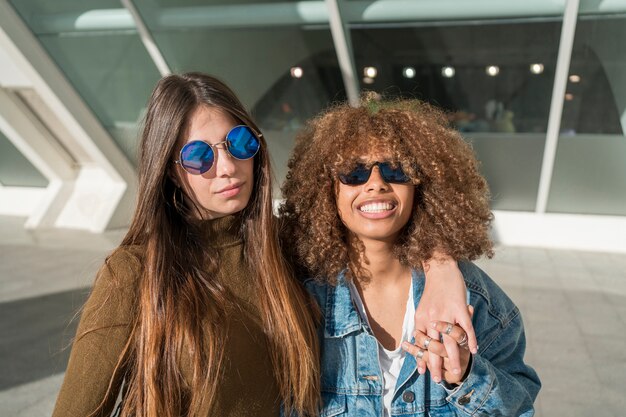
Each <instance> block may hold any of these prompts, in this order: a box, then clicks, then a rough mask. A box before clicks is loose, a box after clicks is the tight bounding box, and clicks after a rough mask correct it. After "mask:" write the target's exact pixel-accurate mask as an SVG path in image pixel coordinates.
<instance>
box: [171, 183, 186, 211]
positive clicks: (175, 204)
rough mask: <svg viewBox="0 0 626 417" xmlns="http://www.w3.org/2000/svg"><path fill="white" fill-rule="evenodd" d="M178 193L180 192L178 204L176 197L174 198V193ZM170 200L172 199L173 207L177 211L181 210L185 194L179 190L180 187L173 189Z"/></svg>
mask: <svg viewBox="0 0 626 417" xmlns="http://www.w3.org/2000/svg"><path fill="white" fill-rule="evenodd" d="M178 193H180V206H179V205H178V204H179V203H178V199H177V198H176V194H178ZM172 200H173V201H174V208H175V209H176V210H178V211H182V210H183V207H184V204H185V194H183V190H181V189H180V187H176V188H175V189H174V194H173V196H172Z"/></svg>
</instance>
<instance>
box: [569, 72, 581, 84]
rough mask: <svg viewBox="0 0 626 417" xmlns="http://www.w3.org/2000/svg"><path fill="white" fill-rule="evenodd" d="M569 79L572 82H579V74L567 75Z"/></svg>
mask: <svg viewBox="0 0 626 417" xmlns="http://www.w3.org/2000/svg"><path fill="white" fill-rule="evenodd" d="M569 80H570V82H572V83H574V84H575V83H579V82H580V75H576V74H572V75H570V76H569Z"/></svg>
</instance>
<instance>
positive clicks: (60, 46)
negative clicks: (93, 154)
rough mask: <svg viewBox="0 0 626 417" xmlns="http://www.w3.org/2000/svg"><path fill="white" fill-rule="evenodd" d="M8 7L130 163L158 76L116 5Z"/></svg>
mask: <svg viewBox="0 0 626 417" xmlns="http://www.w3.org/2000/svg"><path fill="white" fill-rule="evenodd" d="M11 3H12V5H13V7H14V8H15V9H16V10H17V12H18V13H19V14H20V15H21V17H22V18H23V19H24V21H25V22H26V24H27V25H28V26H29V27H30V29H31V30H32V31H33V33H34V34H35V36H37V38H38V39H39V41H40V42H41V44H42V45H43V47H44V48H45V49H46V51H47V52H48V53H49V54H50V56H51V57H52V59H53V60H54V61H55V62H56V64H57V65H58V66H59V68H60V69H61V70H62V71H63V73H64V74H65V76H66V77H67V79H68V80H69V82H70V83H71V84H72V85H73V86H74V88H76V90H77V91H78V93H79V94H80V95H81V96H82V98H83V100H84V101H85V102H86V103H87V105H88V106H89V107H91V109H92V110H93V112H94V114H95V115H96V116H97V117H98V118H99V120H100V122H101V123H102V125H103V126H104V127H105V128H106V129H107V130H108V131H109V133H110V134H111V136H112V137H113V138H114V139H115V140H116V142H117V144H118V145H119V146H120V148H121V149H122V151H123V152H124V153H125V154H126V155H127V156H128V157H129V159H131V160H132V161H134V160H135V151H136V134H137V122H138V120H139V119H140V118H141V116H142V109H143V108H144V107H145V104H146V102H147V100H148V96H149V95H150V92H151V91H152V88H153V87H154V85H155V84H156V82H157V81H158V79H159V78H160V75H159V73H158V71H157V69H156V67H155V65H154V63H153V62H152V59H151V58H150V56H149V55H148V53H147V52H146V50H145V48H144V46H143V44H142V43H141V40H140V39H139V36H138V35H137V32H136V30H135V29H134V25H133V24H132V20H130V19H129V18H128V13H127V12H126V11H125V10H123V9H122V6H121V4H120V3H119V1H116V0H96V1H88V2H76V1H69V0H64V1H54V2H50V1H44V0H19V1H18V0H14V1H11Z"/></svg>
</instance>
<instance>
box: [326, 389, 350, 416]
mask: <svg viewBox="0 0 626 417" xmlns="http://www.w3.org/2000/svg"><path fill="white" fill-rule="evenodd" d="M345 412H346V396H345V395H344V394H337V393H334V392H322V410H321V411H320V417H331V416H338V415H340V414H343V413H345Z"/></svg>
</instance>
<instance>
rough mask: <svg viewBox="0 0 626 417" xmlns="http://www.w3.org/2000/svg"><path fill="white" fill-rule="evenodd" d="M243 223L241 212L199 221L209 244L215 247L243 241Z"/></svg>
mask: <svg viewBox="0 0 626 417" xmlns="http://www.w3.org/2000/svg"><path fill="white" fill-rule="evenodd" d="M242 225H243V216H242V215H241V213H235V214H230V215H228V216H224V217H220V218H218V219H211V220H203V221H201V222H199V223H198V226H199V227H200V230H201V231H202V235H203V236H204V238H205V239H206V240H207V244H208V245H209V246H211V247H214V248H219V247H225V246H233V245H237V244H240V243H241V242H243V234H242Z"/></svg>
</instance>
